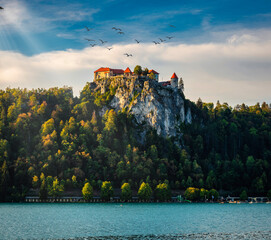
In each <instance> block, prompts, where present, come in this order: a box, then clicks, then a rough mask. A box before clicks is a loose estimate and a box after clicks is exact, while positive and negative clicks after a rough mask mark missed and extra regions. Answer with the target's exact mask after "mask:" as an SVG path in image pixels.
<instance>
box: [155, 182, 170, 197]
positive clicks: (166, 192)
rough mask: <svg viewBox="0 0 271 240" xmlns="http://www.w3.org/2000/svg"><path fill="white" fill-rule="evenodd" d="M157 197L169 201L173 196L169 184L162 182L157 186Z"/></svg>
mask: <svg viewBox="0 0 271 240" xmlns="http://www.w3.org/2000/svg"><path fill="white" fill-rule="evenodd" d="M155 197H156V199H158V200H159V201H167V200H170V198H171V193H170V189H169V186H168V184H166V183H160V184H158V185H157V186H156V189H155Z"/></svg>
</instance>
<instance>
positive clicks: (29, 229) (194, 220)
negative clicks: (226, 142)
mask: <svg viewBox="0 0 271 240" xmlns="http://www.w3.org/2000/svg"><path fill="white" fill-rule="evenodd" d="M71 238H72V239H241V238H243V239H271V204H265V203H263V204H245V203H244V204H217V203H213V204H211V203H192V204H180V203H124V204H120V203H1V204H0V239H71Z"/></svg>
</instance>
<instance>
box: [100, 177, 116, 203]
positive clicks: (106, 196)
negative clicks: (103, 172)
mask: <svg viewBox="0 0 271 240" xmlns="http://www.w3.org/2000/svg"><path fill="white" fill-rule="evenodd" d="M113 196H114V191H113V187H112V184H111V182H110V181H104V182H103V183H102V187H101V199H103V200H106V201H109V200H110V198H111V197H113Z"/></svg>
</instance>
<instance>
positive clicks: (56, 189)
mask: <svg viewBox="0 0 271 240" xmlns="http://www.w3.org/2000/svg"><path fill="white" fill-rule="evenodd" d="M63 191H64V186H63V185H62V184H60V183H59V181H58V178H57V177H55V179H54V181H53V183H52V185H49V186H48V193H49V195H50V196H52V197H58V196H60V194H61V193H62V192H63Z"/></svg>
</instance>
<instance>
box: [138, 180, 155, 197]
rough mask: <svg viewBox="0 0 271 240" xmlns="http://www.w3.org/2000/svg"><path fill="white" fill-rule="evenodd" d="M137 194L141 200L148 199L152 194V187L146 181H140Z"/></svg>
mask: <svg viewBox="0 0 271 240" xmlns="http://www.w3.org/2000/svg"><path fill="white" fill-rule="evenodd" d="M138 196H139V199H141V200H146V201H149V200H150V199H151V196H152V189H151V187H150V185H149V184H148V183H145V182H142V183H141V185H140V187H139V190H138Z"/></svg>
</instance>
